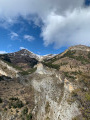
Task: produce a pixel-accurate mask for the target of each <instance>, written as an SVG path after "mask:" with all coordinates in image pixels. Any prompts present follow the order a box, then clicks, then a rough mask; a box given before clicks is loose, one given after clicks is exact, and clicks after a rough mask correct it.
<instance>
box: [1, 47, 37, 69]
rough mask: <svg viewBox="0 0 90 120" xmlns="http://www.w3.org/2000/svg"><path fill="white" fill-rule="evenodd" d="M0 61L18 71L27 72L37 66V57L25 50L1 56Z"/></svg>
mask: <svg viewBox="0 0 90 120" xmlns="http://www.w3.org/2000/svg"><path fill="white" fill-rule="evenodd" d="M0 59H1V60H4V62H7V63H9V64H11V65H14V66H15V67H18V68H20V69H23V70H28V69H29V68H32V67H33V66H34V65H36V64H37V62H38V59H39V57H38V56H37V55H35V54H34V53H32V52H30V51H28V50H26V49H22V50H20V51H18V52H14V53H9V54H2V55H0Z"/></svg>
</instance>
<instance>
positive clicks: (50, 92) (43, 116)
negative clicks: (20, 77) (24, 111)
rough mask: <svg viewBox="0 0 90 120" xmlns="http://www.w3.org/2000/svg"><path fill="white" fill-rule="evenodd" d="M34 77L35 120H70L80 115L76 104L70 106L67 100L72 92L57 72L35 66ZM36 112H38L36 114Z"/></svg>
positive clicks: (41, 66)
mask: <svg viewBox="0 0 90 120" xmlns="http://www.w3.org/2000/svg"><path fill="white" fill-rule="evenodd" d="M35 74H36V75H35V77H34V78H33V79H32V82H31V84H32V86H33V87H34V94H35V95H34V96H35V108H34V111H33V112H35V113H37V117H36V119H37V120H72V118H74V117H75V116H77V115H80V112H79V109H78V107H77V106H78V105H77V103H76V102H74V103H72V104H71V105H70V104H68V102H67V100H68V97H69V93H70V92H71V91H72V90H73V89H72V88H73V85H71V86H70V83H68V80H67V81H66V80H63V79H61V76H60V74H58V73H57V71H55V70H52V72H51V71H50V70H49V69H48V68H44V67H43V65H42V64H38V65H37V71H36V73H35ZM37 111H38V112H37Z"/></svg>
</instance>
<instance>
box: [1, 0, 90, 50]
mask: <svg viewBox="0 0 90 120" xmlns="http://www.w3.org/2000/svg"><path fill="white" fill-rule="evenodd" d="M84 1H85V0H19V1H18V0H13V1H12V0H8V1H6V0H0V21H1V23H2V21H3V22H4V25H7V24H6V23H7V22H8V23H9V24H13V23H14V22H15V21H16V19H17V17H18V16H19V15H20V16H22V17H24V18H25V19H27V20H28V21H30V20H32V17H31V16H33V20H34V22H35V24H36V25H38V24H40V20H41V21H42V23H43V26H42V28H41V29H42V33H41V36H42V38H43V41H44V45H45V46H48V45H50V44H53V43H54V45H55V48H60V47H62V46H70V45H76V44H83V45H90V35H89V33H90V28H89V26H90V9H89V8H84ZM30 15H31V16H30ZM36 15H37V16H36ZM34 16H35V17H34ZM13 37H18V36H17V35H15V34H13V35H12V38H13ZM24 39H27V40H28V41H32V40H33V39H34V37H33V36H30V35H25V36H24Z"/></svg>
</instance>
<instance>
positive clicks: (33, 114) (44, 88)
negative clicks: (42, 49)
mask: <svg viewBox="0 0 90 120" xmlns="http://www.w3.org/2000/svg"><path fill="white" fill-rule="evenodd" d="M0 59H1V60H0V61H1V62H0V86H1V87H0V120H89V119H90V47H87V46H82V45H78V46H73V47H70V48H69V49H67V50H66V51H65V52H63V53H61V54H57V55H46V56H41V57H40V56H37V55H35V54H33V53H32V52H30V51H28V50H25V49H23V50H21V51H18V52H15V53H9V54H3V55H0Z"/></svg>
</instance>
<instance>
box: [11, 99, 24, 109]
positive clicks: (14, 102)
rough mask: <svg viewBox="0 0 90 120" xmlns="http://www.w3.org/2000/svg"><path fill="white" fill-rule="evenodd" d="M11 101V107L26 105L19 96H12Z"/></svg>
mask: <svg viewBox="0 0 90 120" xmlns="http://www.w3.org/2000/svg"><path fill="white" fill-rule="evenodd" d="M9 100H11V102H10V103H9V108H11V107H13V108H22V107H23V106H24V104H23V102H22V101H20V100H19V99H18V98H13V97H12V98H10V99H9Z"/></svg>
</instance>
